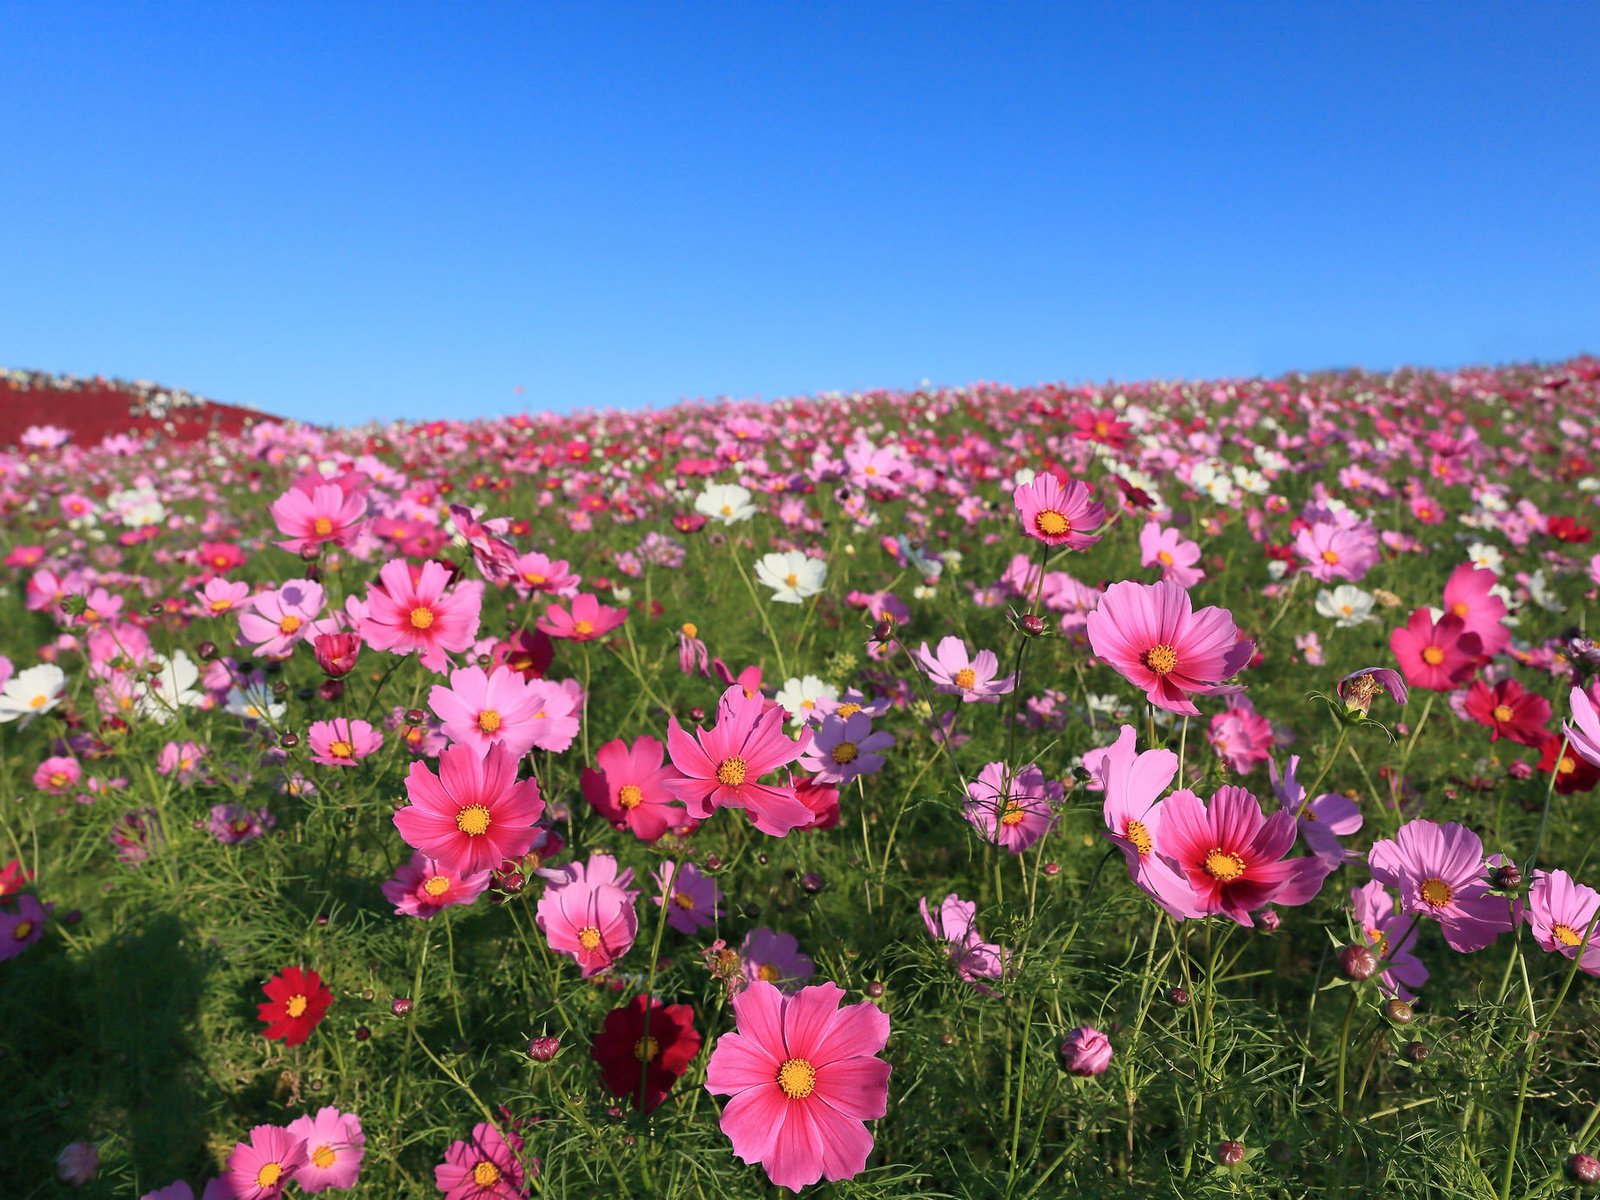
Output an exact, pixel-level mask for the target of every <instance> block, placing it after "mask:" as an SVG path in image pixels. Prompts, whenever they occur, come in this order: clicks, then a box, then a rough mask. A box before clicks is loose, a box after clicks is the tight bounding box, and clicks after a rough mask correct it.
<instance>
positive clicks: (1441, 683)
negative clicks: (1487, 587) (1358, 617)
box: [1389, 608, 1483, 692]
mask: <svg viewBox="0 0 1600 1200" xmlns="http://www.w3.org/2000/svg"><path fill="white" fill-rule="evenodd" d="M1389 649H1390V650H1391V651H1392V652H1393V653H1394V656H1395V658H1396V660H1398V661H1399V663H1400V670H1401V672H1402V673H1403V674H1404V675H1405V677H1406V683H1407V684H1408V685H1410V686H1411V687H1414V688H1423V689H1425V690H1427V691H1431V692H1448V691H1450V690H1451V689H1452V688H1455V687H1459V686H1460V685H1461V684H1463V683H1465V682H1466V681H1467V680H1468V678H1470V677H1471V675H1472V672H1473V671H1474V670H1475V669H1476V668H1477V665H1478V659H1479V657H1480V655H1481V654H1482V651H1483V643H1482V642H1481V641H1479V640H1478V635H1477V634H1475V633H1469V632H1468V631H1467V627H1466V625H1465V623H1463V622H1462V620H1461V618H1460V617H1458V616H1456V615H1455V614H1454V613H1446V614H1445V616H1444V617H1443V618H1441V619H1440V620H1439V621H1438V622H1437V623H1436V622H1435V621H1434V619H1433V617H1432V616H1430V615H1429V613H1428V610H1427V609H1425V608H1419V609H1417V611H1416V612H1414V613H1412V614H1411V617H1410V619H1409V620H1408V621H1406V623H1405V624H1404V625H1402V626H1400V627H1399V628H1397V629H1395V630H1394V631H1393V632H1392V633H1390V634H1389Z"/></svg>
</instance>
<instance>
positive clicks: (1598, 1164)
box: [1567, 1154, 1600, 1184]
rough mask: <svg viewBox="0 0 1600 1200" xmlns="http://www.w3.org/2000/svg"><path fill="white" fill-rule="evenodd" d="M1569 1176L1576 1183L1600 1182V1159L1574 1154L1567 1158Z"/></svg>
mask: <svg viewBox="0 0 1600 1200" xmlns="http://www.w3.org/2000/svg"><path fill="white" fill-rule="evenodd" d="M1567 1178H1568V1179H1570V1180H1572V1182H1573V1183H1576V1184H1590V1183H1600V1159H1594V1158H1590V1157H1589V1156H1588V1155H1587V1154H1574V1155H1573V1156H1572V1157H1571V1158H1569V1159H1567Z"/></svg>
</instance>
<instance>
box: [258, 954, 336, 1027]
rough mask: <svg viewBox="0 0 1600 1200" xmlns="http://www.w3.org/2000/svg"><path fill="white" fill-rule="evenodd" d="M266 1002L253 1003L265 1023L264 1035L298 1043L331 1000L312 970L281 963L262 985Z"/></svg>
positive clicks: (314, 1025) (330, 993)
mask: <svg viewBox="0 0 1600 1200" xmlns="http://www.w3.org/2000/svg"><path fill="white" fill-rule="evenodd" d="M261 990H262V991H263V992H265V993H266V995H267V998H268V1000H269V1003H267V1004H258V1005H256V1011H257V1012H259V1013H260V1014H261V1019H262V1021H264V1022H265V1023H266V1026H267V1027H266V1029H265V1030H264V1031H263V1032H264V1033H265V1035H266V1036H267V1037H268V1038H271V1039H273V1040H276V1039H278V1038H282V1039H283V1040H284V1043H285V1044H286V1045H290V1046H298V1045H299V1044H300V1043H301V1042H303V1041H305V1040H306V1038H308V1037H310V1036H311V1031H312V1030H313V1029H315V1028H316V1027H317V1024H318V1022H320V1021H321V1020H322V1015H323V1014H324V1013H325V1012H327V1011H328V1005H330V1004H332V1003H333V993H332V992H331V991H329V990H328V987H327V985H325V984H324V983H323V982H322V976H320V975H318V974H317V973H316V972H315V971H307V970H304V969H302V968H300V967H285V968H284V969H283V970H281V971H279V972H278V973H277V974H276V975H274V976H273V977H272V978H271V979H269V980H267V982H266V983H265V984H263V985H262V988H261Z"/></svg>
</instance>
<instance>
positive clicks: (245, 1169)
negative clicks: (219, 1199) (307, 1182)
mask: <svg viewBox="0 0 1600 1200" xmlns="http://www.w3.org/2000/svg"><path fill="white" fill-rule="evenodd" d="M305 1163H306V1145H305V1143H304V1142H303V1141H301V1140H300V1138H298V1137H296V1136H295V1135H294V1134H292V1133H290V1132H289V1131H288V1130H287V1129H283V1128H280V1127H279V1126H277V1125H257V1126H256V1127H255V1128H254V1129H252V1130H251V1131H250V1140H249V1141H248V1142H240V1143H238V1144H237V1145H236V1146H234V1148H233V1152H232V1153H231V1154H229V1155H228V1169H227V1171H226V1172H224V1174H223V1178H225V1179H226V1180H227V1181H228V1185H229V1186H230V1187H231V1188H232V1189H233V1195H234V1196H236V1197H237V1198H238V1200H278V1197H279V1196H281V1195H283V1189H284V1185H286V1184H288V1183H290V1182H292V1181H293V1180H294V1179H295V1177H296V1175H297V1173H298V1172H299V1170H300V1168H301V1167H303V1166H305Z"/></svg>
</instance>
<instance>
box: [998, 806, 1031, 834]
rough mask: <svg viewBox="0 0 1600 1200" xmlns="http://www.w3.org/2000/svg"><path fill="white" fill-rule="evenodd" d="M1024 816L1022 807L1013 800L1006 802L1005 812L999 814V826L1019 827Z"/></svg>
mask: <svg viewBox="0 0 1600 1200" xmlns="http://www.w3.org/2000/svg"><path fill="white" fill-rule="evenodd" d="M1025 815H1026V814H1025V813H1024V812H1023V810H1022V805H1020V804H1018V803H1017V802H1016V801H1015V800H1007V801H1006V807H1005V810H1004V811H1003V812H1002V813H1001V814H1000V824H1002V825H1004V826H1006V827H1008V828H1009V827H1011V826H1013V825H1021V824H1022V818H1023V817H1024V816H1025Z"/></svg>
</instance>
